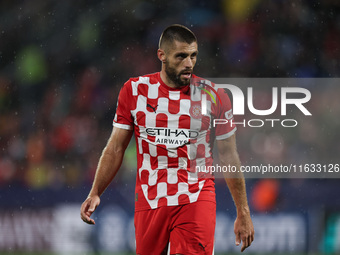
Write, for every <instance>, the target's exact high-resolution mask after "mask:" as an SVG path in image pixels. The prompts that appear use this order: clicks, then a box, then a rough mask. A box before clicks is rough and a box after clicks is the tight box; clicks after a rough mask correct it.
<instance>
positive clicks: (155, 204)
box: [81, 25, 254, 255]
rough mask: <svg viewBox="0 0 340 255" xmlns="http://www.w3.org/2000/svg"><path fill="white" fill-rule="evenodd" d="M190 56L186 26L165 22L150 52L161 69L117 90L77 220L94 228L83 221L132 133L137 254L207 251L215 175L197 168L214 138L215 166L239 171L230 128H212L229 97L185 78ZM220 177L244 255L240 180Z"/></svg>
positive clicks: (246, 235) (227, 109) (245, 218)
mask: <svg viewBox="0 0 340 255" xmlns="http://www.w3.org/2000/svg"><path fill="white" fill-rule="evenodd" d="M197 54H198V49H197V39H196V37H195V35H194V34H193V32H192V31H190V30H189V29H188V28H186V27H184V26H182V25H172V26H170V27H168V28H166V29H165V30H164V32H163V33H162V35H161V38H160V42H159V49H158V51H157V56H158V58H159V60H160V61H161V62H162V69H161V71H160V72H158V73H154V74H149V75H144V76H140V77H138V78H131V79H130V80H129V81H128V82H126V83H125V84H124V86H123V87H122V89H121V91H120V94H119V98H118V105H117V110H116V115H115V118H114V121H113V126H114V128H113V131H112V134H111V137H110V138H109V140H108V143H107V145H106V147H105V148H104V150H103V152H102V155H101V158H100V160H99V164H98V167H97V171H96V175H95V179H94V182H93V186H92V189H91V191H90V193H89V195H88V198H87V199H86V200H85V201H84V203H83V204H82V206H81V218H82V220H83V221H84V222H86V223H88V224H94V223H95V222H94V220H93V219H91V218H90V216H91V214H92V213H93V212H94V210H95V209H96V208H97V206H98V205H99V203H100V196H101V194H102V193H103V192H104V190H105V189H106V187H107V186H108V185H109V184H110V182H111V181H112V180H113V178H114V177H115V175H116V173H117V172H118V170H119V168H120V165H121V163H122V159H123V156H124V151H125V149H126V147H127V145H128V144H129V141H130V139H131V136H132V134H133V132H134V134H135V138H136V143H137V163H138V172H137V179H136V190H135V231H136V233H135V234H136V253H137V254H141V255H150V254H157V255H158V254H166V253H167V252H169V253H170V254H212V253H213V249H214V231H215V219H216V202H215V188H214V176H212V175H211V174H209V173H200V172H199V171H197V170H196V169H199V168H200V167H207V166H212V163H213V159H212V146H213V142H214V141H213V139H212V138H211V137H212V136H213V135H214V137H215V138H216V143H217V148H218V151H219V158H220V162H221V163H222V164H223V165H228V164H229V165H233V166H236V167H237V168H239V167H240V160H239V157H238V153H237V150H236V142H235V131H236V127H235V126H233V125H229V126H226V125H219V126H217V127H216V128H213V127H212V125H211V123H212V121H213V119H214V118H219V119H221V118H223V119H224V118H226V117H227V118H230V116H232V115H231V103H230V100H229V98H228V95H227V94H226V93H224V91H223V90H221V91H219V90H218V91H216V90H215V89H214V85H212V84H211V83H210V82H209V81H207V80H204V79H201V78H199V77H197V76H195V75H194V74H193V73H192V72H193V68H194V66H195V64H196V58H197ZM208 95H209V97H208ZM203 97H204V98H205V104H206V105H205V110H204V111H203V106H201V100H202V98H203ZM216 98H218V99H219V103H218V104H217V103H216V100H215V99H216ZM222 102H223V103H222ZM197 167H198V168H197ZM225 177H226V178H225V179H226V182H227V185H228V188H229V190H230V193H231V195H232V197H233V199H234V202H235V206H236V211H237V218H236V220H235V224H234V232H235V235H236V245H239V244H240V243H241V241H242V248H241V251H244V250H245V249H246V248H247V247H249V246H250V244H251V243H252V241H253V239H254V227H253V224H252V220H251V217H250V212H249V207H248V203H247V197H246V190H245V182H244V178H243V176H242V175H238V176H236V177H237V178H228V176H227V175H226V176H225ZM234 177H235V176H234ZM112 227H114V226H112Z"/></svg>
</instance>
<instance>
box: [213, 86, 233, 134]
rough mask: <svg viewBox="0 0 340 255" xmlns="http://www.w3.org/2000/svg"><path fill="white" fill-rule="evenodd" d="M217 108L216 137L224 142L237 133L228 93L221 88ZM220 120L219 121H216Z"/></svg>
mask: <svg viewBox="0 0 340 255" xmlns="http://www.w3.org/2000/svg"><path fill="white" fill-rule="evenodd" d="M217 95H218V96H217V100H216V101H217V106H216V108H215V110H216V112H215V114H214V115H215V116H214V119H215V122H214V123H215V125H214V126H215V135H216V140H223V139H226V138H229V137H231V136H232V135H233V134H234V133H235V132H236V129H237V128H236V126H235V123H234V117H233V110H232V107H231V102H230V99H229V96H228V94H227V92H226V91H225V90H224V89H222V88H219V89H218V90H217ZM216 119H218V121H216Z"/></svg>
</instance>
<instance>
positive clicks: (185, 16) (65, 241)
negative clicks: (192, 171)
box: [0, 0, 340, 254]
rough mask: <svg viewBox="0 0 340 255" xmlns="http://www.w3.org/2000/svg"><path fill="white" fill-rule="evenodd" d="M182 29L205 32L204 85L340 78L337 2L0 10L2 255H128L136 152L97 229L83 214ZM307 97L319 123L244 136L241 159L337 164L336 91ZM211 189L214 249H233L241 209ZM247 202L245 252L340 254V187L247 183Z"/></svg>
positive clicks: (57, 5) (306, 181) (199, 70)
mask: <svg viewBox="0 0 340 255" xmlns="http://www.w3.org/2000/svg"><path fill="white" fill-rule="evenodd" d="M173 23H181V24H184V25H186V26H188V27H189V28H191V29H192V30H193V31H194V32H195V33H196V35H197V37H198V40H199V51H200V54H199V59H198V64H197V67H196V69H195V73H196V74H197V75H199V76H202V77H293V78H300V77H327V78H335V77H339V76H340V4H339V1H337V0H324V1H316V0H297V1H293V0H288V1H283V0H252V1H247V0H237V1H232V0H218V1H208V0H207V1H204V0H198V1H194V0H189V1H178V0H176V1H158V0H153V1H137V0H126V1H123V0H120V1H118V0H112V1H85V0H78V1H42V0H31V1H4V0H3V1H0V254H7V253H9V254H26V253H28V252H31V253H32V254H108V253H110V254H128V253H129V252H130V253H132V251H133V249H134V236H133V233H134V232H133V231H134V229H133V204H134V195H133V194H134V181H135V168H136V156H135V148H134V145H133V144H131V145H130V146H129V148H128V150H127V152H126V157H125V160H124V164H123V166H122V169H121V170H120V173H119V176H118V177H117V178H116V179H115V180H114V182H113V183H112V185H111V186H110V188H109V189H108V190H107V192H106V193H105V194H104V195H103V197H102V204H101V207H100V208H99V209H98V212H96V213H95V215H94V216H95V219H96V221H97V224H96V226H87V225H85V224H83V222H82V221H81V220H80V218H79V207H80V204H81V203H82V201H83V200H84V199H85V197H86V196H87V193H88V191H89V189H90V187H91V186H90V185H91V183H92V180H93V175H94V172H95V168H96V164H97V161H98V158H99V156H100V153H101V150H102V149H103V147H104V146H105V143H106V140H107V138H108V136H109V134H110V132H111V128H112V127H111V123H112V119H113V116H114V113H115V106H116V100H117V96H118V93H119V89H120V87H121V86H122V84H123V83H124V82H125V81H126V80H127V79H128V78H129V77H132V76H138V75H142V74H145V73H151V72H156V71H159V69H160V63H159V61H158V60H157V58H156V50H157V44H158V39H159V35H160V33H161V32H162V30H163V29H164V28H165V27H166V26H168V25H170V24H173ZM254 89H256V88H254ZM308 89H309V90H310V91H311V92H312V97H313V100H312V101H311V103H310V105H309V107H310V109H311V111H312V113H313V116H312V117H310V118H306V119H303V121H302V122H301V123H300V124H299V125H298V127H296V128H293V129H290V130H289V132H287V131H286V130H285V131H283V130H276V129H247V128H244V129H242V128H239V131H238V147H239V153H240V156H241V159H242V161H243V162H245V163H259V162H260V163H272V164H285V163H287V164H288V163H292V162H293V163H315V162H317V163H339V155H340V143H339V141H340V135H339V128H340V118H339V116H340V100H339V96H340V87H334V86H333V87H328V86H326V85H324V84H319V85H318V86H310V87H308ZM268 92H270V90H265V89H264V90H260V91H259V92H258V94H257V96H258V98H261V100H265V101H264V102H261V104H262V103H264V104H265V103H266V100H269V101H270V100H271V97H270V94H269V96H268ZM268 98H269V99H268ZM267 103H268V102H267ZM306 177H308V176H306ZM216 189H217V200H218V212H217V221H218V224H217V227H216V252H217V253H218V254H226V253H227V252H229V253H230V252H237V251H238V250H239V248H237V247H235V246H234V235H233V219H234V217H235V212H234V208H233V203H232V201H231V198H230V196H229V194H228V191H227V189H226V187H225V184H224V183H223V181H221V180H216ZM247 192H248V197H249V202H250V206H251V210H252V213H253V215H254V224H255V228H256V237H255V242H254V244H253V246H252V247H250V248H249V250H247V253H258V254H339V253H340V211H339V210H340V198H339V194H340V185H339V180H338V179H312V178H294V177H292V178H290V179H275V180H273V179H270V180H268V179H249V180H247ZM229 253H228V254H229Z"/></svg>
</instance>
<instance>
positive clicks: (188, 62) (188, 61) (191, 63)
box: [184, 57, 194, 69]
mask: <svg viewBox="0 0 340 255" xmlns="http://www.w3.org/2000/svg"><path fill="white" fill-rule="evenodd" d="M184 67H185V69H192V68H193V67H194V60H193V59H192V58H190V57H187V58H186V59H185V60H184Z"/></svg>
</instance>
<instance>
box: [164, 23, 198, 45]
mask: <svg viewBox="0 0 340 255" xmlns="http://www.w3.org/2000/svg"><path fill="white" fill-rule="evenodd" d="M175 40H176V41H179V42H186V43H188V44H191V43H193V42H197V38H196V36H195V34H194V33H193V32H192V31H191V30H190V29H189V28H187V27H185V26H183V25H179V24H174V25H171V26H169V27H167V28H166V29H165V30H164V31H163V33H162V35H161V37H160V39H159V48H160V49H162V48H164V44H170V43H173V41H175Z"/></svg>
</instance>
